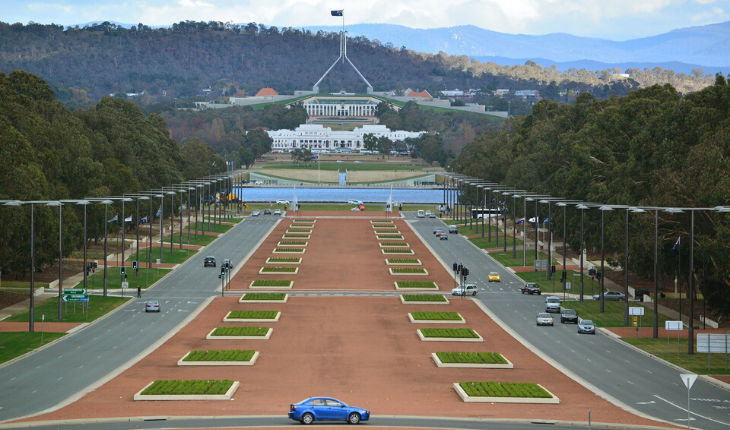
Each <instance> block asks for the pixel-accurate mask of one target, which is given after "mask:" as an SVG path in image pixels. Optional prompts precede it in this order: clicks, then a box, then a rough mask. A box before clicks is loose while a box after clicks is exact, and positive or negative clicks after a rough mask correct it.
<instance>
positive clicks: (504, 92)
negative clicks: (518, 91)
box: [494, 89, 509, 99]
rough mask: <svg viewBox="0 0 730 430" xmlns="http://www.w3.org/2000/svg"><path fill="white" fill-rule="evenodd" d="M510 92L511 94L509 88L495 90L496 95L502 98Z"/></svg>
mask: <svg viewBox="0 0 730 430" xmlns="http://www.w3.org/2000/svg"><path fill="white" fill-rule="evenodd" d="M508 94H509V90H508V89H500V90H494V95H495V96H497V97H499V98H500V99H501V98H502V97H504V96H506V95H508Z"/></svg>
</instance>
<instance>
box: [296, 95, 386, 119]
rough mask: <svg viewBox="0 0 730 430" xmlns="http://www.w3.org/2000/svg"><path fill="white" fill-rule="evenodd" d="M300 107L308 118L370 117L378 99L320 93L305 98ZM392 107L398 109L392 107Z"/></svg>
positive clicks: (373, 113)
mask: <svg viewBox="0 0 730 430" xmlns="http://www.w3.org/2000/svg"><path fill="white" fill-rule="evenodd" d="M301 103H302V107H304V109H305V110H306V111H307V114H308V115H309V117H310V118H318V117H361V118H372V117H374V116H375V110H376V108H377V107H378V103H380V100H379V99H377V98H375V97H369V96H360V97H352V96H347V95H346V94H342V95H339V94H338V95H329V96H325V95H320V96H313V97H308V98H305V99H303V100H302V101H301ZM394 109H396V110H397V109H398V108H397V107H394Z"/></svg>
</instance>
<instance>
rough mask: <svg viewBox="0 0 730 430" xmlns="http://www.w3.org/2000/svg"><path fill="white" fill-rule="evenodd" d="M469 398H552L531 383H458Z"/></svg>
mask: <svg viewBox="0 0 730 430" xmlns="http://www.w3.org/2000/svg"><path fill="white" fill-rule="evenodd" d="M459 386H461V389H462V390H464V392H465V393H466V394H467V395H468V396H470V397H521V398H529V399H550V398H552V397H553V396H552V395H551V394H550V393H548V392H547V391H546V390H545V389H544V388H542V387H540V386H539V385H537V384H534V383H531V382H459Z"/></svg>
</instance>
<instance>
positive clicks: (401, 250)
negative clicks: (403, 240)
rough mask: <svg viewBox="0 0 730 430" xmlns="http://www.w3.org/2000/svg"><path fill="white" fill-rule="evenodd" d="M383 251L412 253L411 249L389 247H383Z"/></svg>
mask: <svg viewBox="0 0 730 430" xmlns="http://www.w3.org/2000/svg"><path fill="white" fill-rule="evenodd" d="M383 252H385V253H386V254H412V253H413V251H411V250H410V249H389V248H386V249H383Z"/></svg>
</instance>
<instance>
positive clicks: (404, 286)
mask: <svg viewBox="0 0 730 430" xmlns="http://www.w3.org/2000/svg"><path fill="white" fill-rule="evenodd" d="M395 289H396V290H407V291H418V290H429V291H432V290H438V289H439V287H438V285H436V283H435V282H431V281H396V282H395Z"/></svg>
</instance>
